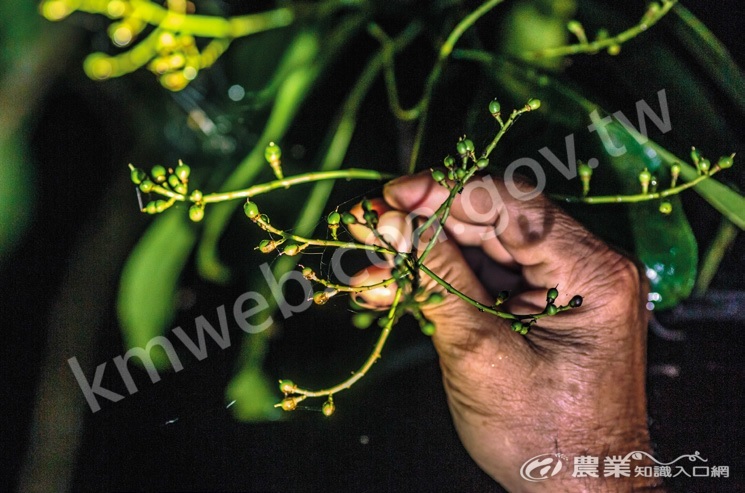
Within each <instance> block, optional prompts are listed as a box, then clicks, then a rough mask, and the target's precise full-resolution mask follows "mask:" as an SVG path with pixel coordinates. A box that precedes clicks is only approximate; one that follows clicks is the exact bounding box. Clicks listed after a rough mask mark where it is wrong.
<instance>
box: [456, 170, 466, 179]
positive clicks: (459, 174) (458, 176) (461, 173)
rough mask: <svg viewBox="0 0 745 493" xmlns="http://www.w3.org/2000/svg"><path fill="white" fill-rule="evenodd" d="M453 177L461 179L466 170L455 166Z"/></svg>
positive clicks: (464, 175)
mask: <svg viewBox="0 0 745 493" xmlns="http://www.w3.org/2000/svg"><path fill="white" fill-rule="evenodd" d="M455 177H456V178H457V179H459V180H462V179H463V178H465V177H466V170H464V169H463V168H456V169H455Z"/></svg>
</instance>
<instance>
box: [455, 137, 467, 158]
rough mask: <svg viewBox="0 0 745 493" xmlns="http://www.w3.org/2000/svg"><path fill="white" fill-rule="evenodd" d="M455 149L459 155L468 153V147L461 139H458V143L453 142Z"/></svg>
mask: <svg viewBox="0 0 745 493" xmlns="http://www.w3.org/2000/svg"><path fill="white" fill-rule="evenodd" d="M455 150H456V151H458V155H459V156H460V157H464V156H465V155H466V154H468V149H467V148H466V144H465V142H463V141H462V140H459V141H458V143H457V144H455Z"/></svg>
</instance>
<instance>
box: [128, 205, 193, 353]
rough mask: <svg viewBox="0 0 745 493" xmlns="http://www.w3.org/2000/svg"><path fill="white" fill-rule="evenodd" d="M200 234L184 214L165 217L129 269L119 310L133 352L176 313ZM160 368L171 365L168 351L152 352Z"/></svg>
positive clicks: (132, 257)
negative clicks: (183, 276)
mask: <svg viewBox="0 0 745 493" xmlns="http://www.w3.org/2000/svg"><path fill="white" fill-rule="evenodd" d="M195 241H196V234H195V232H194V229H193V228H192V226H191V225H190V224H189V223H188V222H187V220H186V214H185V213H184V211H181V210H174V211H169V212H167V213H165V214H162V215H160V216H159V217H158V218H157V219H156V220H155V221H154V222H153V224H152V225H150V227H149V228H148V230H147V231H146V232H145V234H144V235H143V237H142V238H141V239H140V242H139V243H138V244H137V246H136V247H135V248H134V250H133V251H132V253H131V254H130V256H129V258H128V259H127V263H126V264H125V265H124V270H123V271H122V277H121V280H120V282H119V297H118V300H117V310H118V315H119V322H120V324H121V327H122V335H123V337H124V342H125V344H126V346H127V347H128V348H132V347H143V348H144V347H145V346H146V345H147V343H148V342H149V341H150V340H151V339H152V338H153V337H155V336H159V335H163V334H164V332H165V330H166V328H167V326H168V324H169V323H170V322H171V321H172V320H173V316H174V314H175V311H176V291H177V287H178V279H179V276H180V274H181V271H182V270H183V268H184V264H185V263H186V261H187V259H188V258H189V254H190V253H191V251H192V248H193V246H194V242H195ZM152 357H153V362H154V363H155V366H156V367H158V368H166V367H169V365H170V363H169V361H168V359H167V358H166V357H165V353H161V352H159V351H153V353H152Z"/></svg>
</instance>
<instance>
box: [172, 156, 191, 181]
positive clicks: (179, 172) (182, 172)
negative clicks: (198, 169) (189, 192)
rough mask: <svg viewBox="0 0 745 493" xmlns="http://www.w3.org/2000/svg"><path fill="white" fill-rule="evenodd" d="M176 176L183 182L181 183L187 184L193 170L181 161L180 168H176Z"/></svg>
mask: <svg viewBox="0 0 745 493" xmlns="http://www.w3.org/2000/svg"><path fill="white" fill-rule="evenodd" d="M175 173H176V176H177V177H178V179H179V180H181V183H186V182H187V181H188V180H189V175H190V174H191V168H190V167H189V166H187V165H185V164H184V163H182V162H181V161H179V164H178V166H176V171H175Z"/></svg>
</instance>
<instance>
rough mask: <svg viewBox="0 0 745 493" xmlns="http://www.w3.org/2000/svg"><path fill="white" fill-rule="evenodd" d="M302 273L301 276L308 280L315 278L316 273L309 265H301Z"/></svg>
mask: <svg viewBox="0 0 745 493" xmlns="http://www.w3.org/2000/svg"><path fill="white" fill-rule="evenodd" d="M302 274H303V277H304V278H306V279H307V280H309V281H312V280H314V279H315V278H316V273H315V272H313V269H311V268H310V267H303V271H302Z"/></svg>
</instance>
